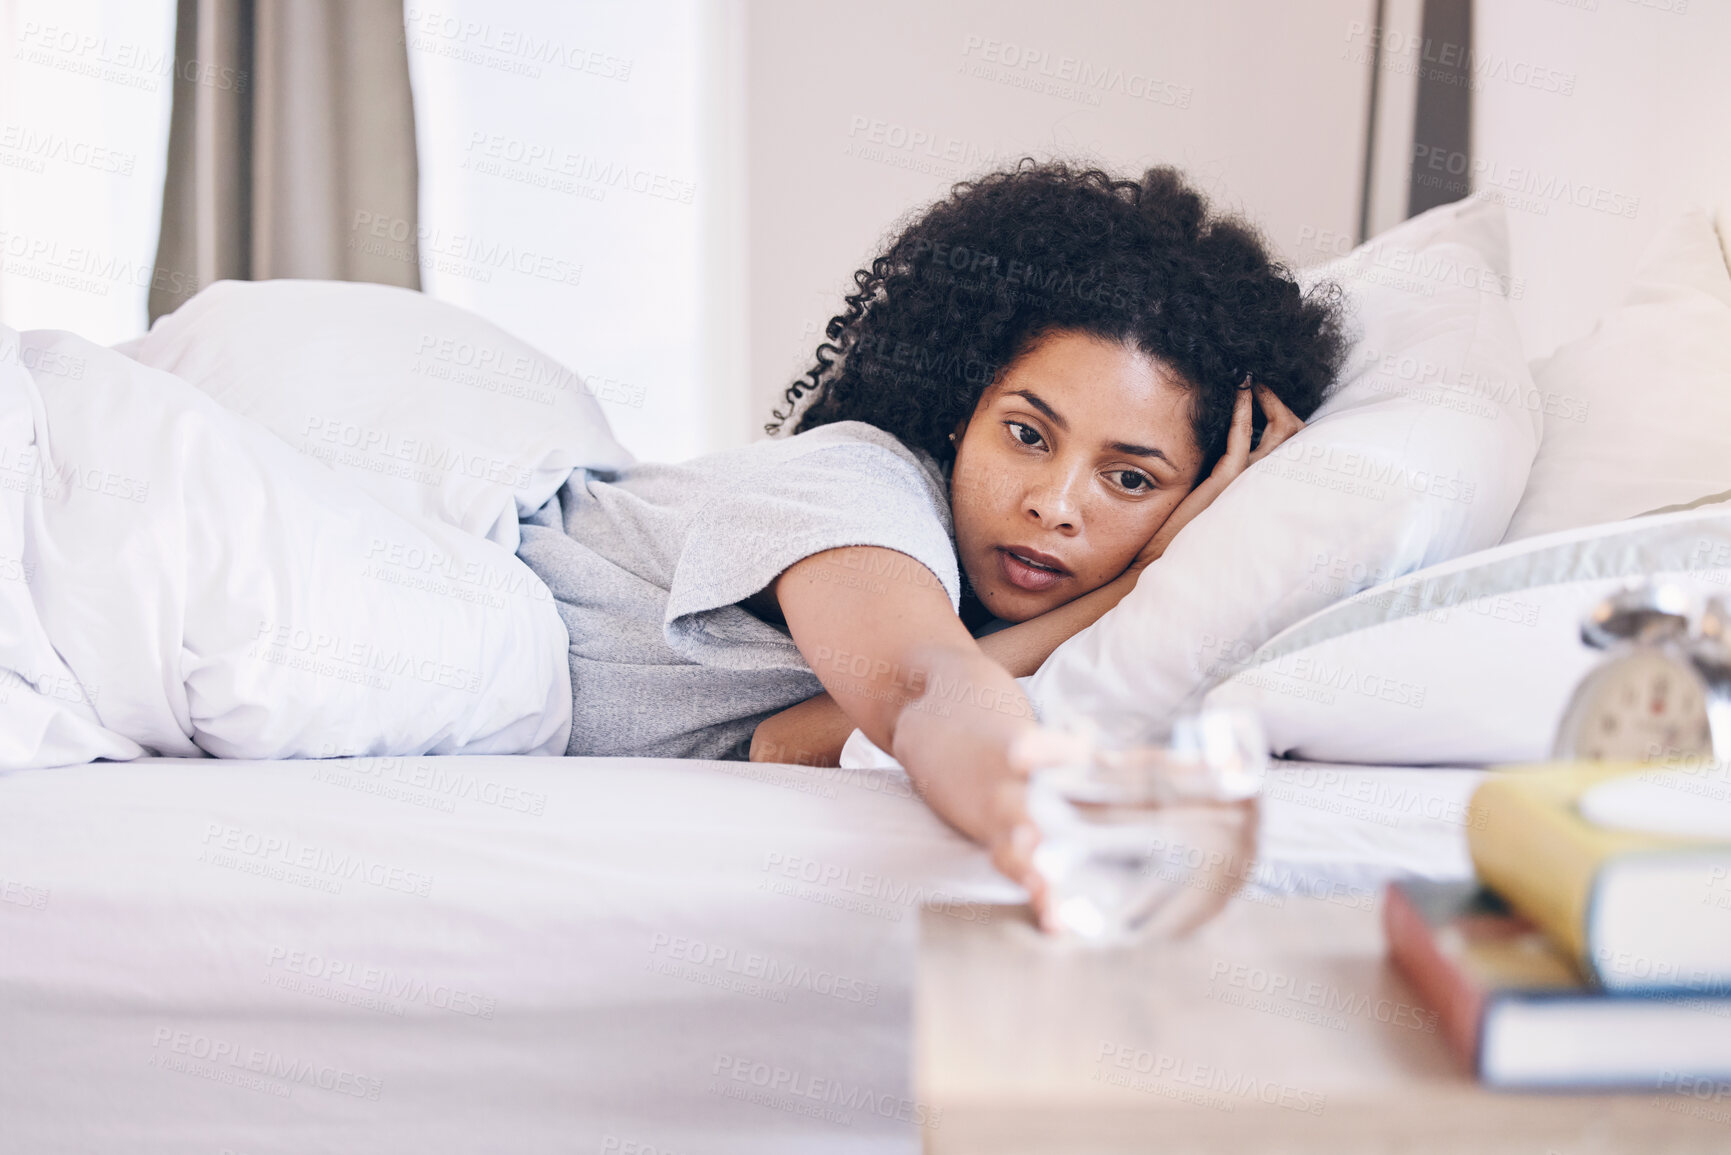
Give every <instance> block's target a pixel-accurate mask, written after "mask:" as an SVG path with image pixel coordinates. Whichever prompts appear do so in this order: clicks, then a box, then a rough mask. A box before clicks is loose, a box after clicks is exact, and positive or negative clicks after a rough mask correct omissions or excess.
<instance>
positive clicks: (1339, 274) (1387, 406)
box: [1030, 194, 1542, 742]
mask: <svg viewBox="0 0 1731 1155" xmlns="http://www.w3.org/2000/svg"><path fill="white" fill-rule="evenodd" d="M1503 212H1504V210H1503V208H1502V206H1501V205H1500V204H1497V203H1496V202H1494V201H1491V200H1490V199H1489V198H1487V197H1485V196H1483V195H1482V194H1481V195H1479V196H1476V197H1474V198H1471V199H1470V200H1469V201H1468V202H1466V203H1459V204H1451V205H1446V206H1442V207H1441V208H1438V209H1435V210H1432V211H1431V212H1427V213H1425V214H1423V215H1421V216H1419V217H1417V218H1414V219H1413V220H1411V221H1408V222H1406V223H1404V224H1402V225H1400V226H1398V227H1396V228H1395V229H1392V230H1390V231H1389V232H1387V233H1385V234H1383V235H1381V236H1379V237H1377V238H1375V239H1374V240H1372V241H1370V242H1368V243H1367V244H1365V245H1362V246H1360V247H1359V248H1358V249H1356V250H1354V251H1353V252H1352V253H1350V254H1348V255H1347V256H1346V257H1343V258H1341V259H1340V260H1338V261H1335V262H1332V263H1330V264H1328V265H1325V266H1323V267H1321V268H1317V269H1308V270H1305V271H1304V272H1302V273H1301V274H1300V275H1299V279H1300V282H1301V283H1302V284H1304V285H1305V286H1306V287H1309V286H1311V285H1314V284H1316V283H1317V282H1318V281H1320V280H1323V279H1333V280H1336V281H1338V282H1339V283H1341V284H1342V285H1343V287H1344V288H1345V289H1346V291H1347V296H1348V309H1349V314H1350V320H1349V331H1350V333H1351V336H1352V344H1351V349H1350V351H1349V353H1348V355H1347V358H1346V362H1345V364H1344V367H1343V369H1342V372H1341V374H1340V378H1339V381H1338V383H1337V384H1336V385H1335V387H1334V388H1333V389H1332V390H1331V391H1330V393H1329V394H1328V396H1327V398H1326V400H1325V401H1324V402H1323V404H1322V407H1321V408H1320V409H1319V410H1318V411H1317V412H1316V413H1315V414H1314V415H1313V416H1312V417H1311V419H1310V421H1309V423H1308V424H1307V426H1306V427H1305V429H1304V430H1302V431H1301V432H1300V433H1298V434H1297V435H1295V436H1294V437H1292V438H1291V439H1290V440H1288V441H1287V442H1286V443H1285V444H1283V445H1282V446H1281V447H1280V448H1279V449H1277V450H1276V451H1275V452H1274V453H1272V454H1270V455H1269V456H1268V457H1267V458H1265V459H1264V460H1263V461H1261V462H1259V463H1257V464H1256V465H1255V466H1253V467H1252V468H1250V469H1249V470H1247V471H1246V472H1245V473H1244V474H1243V475H1242V476H1241V477H1239V478H1238V479H1237V480H1236V481H1234V482H1233V483H1232V485H1231V486H1230V487H1228V488H1227V490H1226V491H1225V492H1224V493H1223V494H1221V496H1220V497H1219V498H1218V499H1217V500H1216V501H1215V502H1214V504H1213V505H1212V506H1210V507H1209V508H1208V509H1207V510H1206V511H1204V512H1203V513H1202V514H1201V515H1200V516H1199V517H1197V518H1196V520H1195V521H1193V522H1192V523H1191V524H1190V525H1188V526H1186V527H1185V529H1184V530H1183V532H1181V533H1180V534H1179V535H1178V536H1177V537H1176V538H1175V539H1174V540H1173V542H1172V544H1171V546H1170V547H1169V549H1168V550H1167V552H1166V555H1165V556H1164V557H1162V558H1161V559H1160V560H1159V561H1157V562H1155V563H1154V564H1153V565H1151V566H1149V567H1148V569H1147V570H1145V571H1144V572H1143V574H1142V576H1141V578H1140V579H1139V580H1138V582H1137V584H1136V588H1135V589H1134V590H1132V591H1131V592H1130V594H1129V595H1127V596H1126V597H1125V598H1124V599H1123V601H1121V602H1120V603H1119V604H1118V605H1117V606H1116V607H1114V608H1113V609H1112V610H1111V611H1110V612H1108V613H1107V614H1106V615H1105V616H1104V617H1102V618H1101V619H1100V620H1099V621H1098V622H1096V623H1095V624H1094V625H1092V626H1090V627H1089V628H1088V629H1086V630H1083V631H1082V632H1081V633H1079V634H1077V635H1076V636H1075V637H1073V638H1071V639H1070V640H1069V641H1067V642H1065V643H1064V644H1063V645H1062V646H1060V647H1059V648H1058V649H1057V650H1056V651H1055V652H1054V653H1053V654H1052V656H1051V657H1050V658H1049V659H1047V661H1046V663H1045V664H1044V665H1043V666H1042V667H1041V668H1040V669H1039V671H1038V672H1037V673H1035V674H1034V676H1033V678H1032V681H1031V683H1030V689H1031V691H1032V695H1033V697H1034V699H1035V704H1036V708H1037V710H1038V711H1039V713H1040V716H1041V718H1042V720H1044V721H1046V722H1047V723H1049V724H1053V725H1057V726H1071V725H1082V724H1084V723H1082V721H1081V719H1083V718H1090V719H1092V723H1093V724H1094V725H1095V726H1096V727H1097V732H1098V733H1100V735H1101V736H1102V738H1104V739H1105V740H1107V741H1117V742H1130V741H1136V740H1139V739H1141V738H1142V737H1144V736H1145V735H1146V733H1147V731H1148V730H1149V729H1150V728H1151V727H1153V726H1156V725H1158V724H1159V723H1161V722H1163V721H1164V720H1165V719H1167V718H1169V717H1170V716H1171V715H1172V714H1173V713H1174V712H1176V711H1178V710H1180V709H1183V708H1186V707H1187V706H1188V705H1192V704H1194V702H1195V700H1196V699H1197V698H1199V696H1200V691H1201V689H1202V687H1203V686H1204V684H1205V683H1207V682H1208V681H1210V680H1212V679H1213V678H1214V677H1216V676H1217V675H1218V674H1220V673H1221V672H1223V671H1225V670H1229V669H1231V668H1232V667H1233V665H1234V664H1235V663H1237V662H1240V661H1242V660H1244V659H1246V658H1248V657H1249V656H1250V655H1251V654H1253V653H1254V651H1255V649H1256V647H1257V646H1259V645H1260V644H1262V643H1263V642H1264V641H1266V640H1267V639H1268V638H1270V637H1272V636H1273V635H1274V634H1275V633H1277V632H1278V631H1279V630H1281V629H1283V628H1285V627H1286V626H1288V625H1291V624H1292V623H1293V622H1295V621H1298V620H1299V619H1301V618H1304V617H1306V616H1307V615H1309V614H1311V613H1314V612H1315V611H1316V610H1318V609H1321V608H1323V607H1325V606H1327V605H1329V604H1331V603H1333V602H1335V601H1337V600H1339V599H1341V598H1343V597H1346V596H1348V595H1350V594H1352V593H1354V592H1356V591H1357V590H1360V589H1363V588H1365V587H1367V586H1372V585H1377V584H1379V583H1382V582H1386V581H1389V580H1391V579H1393V578H1395V577H1398V576H1400V575H1401V574H1404V573H1409V572H1411V571H1413V570H1416V569H1419V568H1422V567H1423V566H1427V565H1432V564H1435V563H1437V562H1439V561H1443V560H1446V559H1448V558H1452V557H1457V556H1459V555H1461V554H1466V553H1471V552H1473V551H1475V550H1479V549H1483V548H1485V547H1487V546H1490V545H1493V544H1495V543H1496V542H1497V541H1498V540H1499V539H1500V538H1501V537H1502V535H1503V531H1504V530H1505V529H1506V528H1507V526H1508V520H1509V515H1510V513H1511V512H1512V511H1513V510H1514V508H1515V505H1516V503H1517V502H1518V501H1519V499H1520V495H1521V491H1522V489H1523V488H1524V486H1525V484H1526V480H1527V471H1528V468H1529V466H1530V465H1531V463H1532V459H1533V455H1534V453H1535V452H1536V451H1537V449H1538V444H1539V435H1540V431H1541V425H1542V415H1541V413H1540V411H1539V406H1538V404H1537V398H1536V393H1535V391H1534V390H1533V387H1532V379H1531V376H1530V374H1529V373H1528V371H1527V367H1526V361H1525V357H1524V355H1523V353H1522V350H1521V344H1520V338H1519V335H1518V333H1517V330H1516V326H1515V320H1514V315H1513V313H1512V311H1511V309H1510V307H1509V303H1508V300H1507V298H1506V296H1505V294H1506V293H1507V292H1508V291H1509V290H1510V289H1511V288H1513V287H1515V286H1514V285H1513V284H1512V283H1511V280H1510V278H1509V276H1508V274H1507V269H1508V242H1507V228H1506V220H1505V218H1504V215H1503ZM1468 241H1470V242H1471V245H1469V244H1468V243H1466V242H1468Z"/></svg>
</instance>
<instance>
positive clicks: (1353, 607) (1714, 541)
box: [1206, 505, 1731, 766]
mask: <svg viewBox="0 0 1731 1155" xmlns="http://www.w3.org/2000/svg"><path fill="white" fill-rule="evenodd" d="M1649 576H1652V577H1660V578H1664V579H1667V580H1672V581H1676V582H1678V583H1679V584H1681V585H1683V586H1685V587H1686V588H1688V589H1690V590H1692V591H1693V592H1695V593H1696V594H1698V595H1703V596H1704V595H1709V594H1719V595H1725V594H1726V593H1728V592H1731V584H1728V583H1731V505H1718V506H1712V507H1706V508H1702V509H1698V510H1687V511H1684V512H1681V513H1670V514H1661V515H1658V516H1655V517H1642V518H1636V519H1634V520H1632V521H1618V522H1613V523H1611V524H1609V525H1595V526H1586V527H1582V528H1578V529H1572V530H1563V531H1560V532H1558V533H1554V534H1547V535H1545V536H1544V537H1542V538H1533V539H1529V540H1526V541H1518V542H1510V543H1508V544H1507V545H1502V546H1498V547H1496V548H1494V549H1489V550H1484V551H1482V552H1480V553H1477V554H1474V555H1473V556H1471V557H1463V558H1457V559H1455V560H1454V561H1451V562H1446V563H1444V564H1442V565H1438V566H1433V567H1431V568H1429V569H1426V570H1422V571H1420V572H1418V573H1414V574H1409V575H1407V576H1406V577H1404V578H1402V579H1400V580H1399V581H1397V582H1394V583H1392V584H1390V585H1386V586H1383V587H1380V588H1378V589H1374V590H1367V591H1365V592H1364V593H1361V594H1359V595H1358V596H1357V597H1354V598H1351V599H1349V600H1347V601H1344V602H1341V603H1340V604H1339V605H1335V606H1331V607H1329V608H1328V609H1326V610H1323V611H1322V612H1321V613H1318V614H1315V615H1313V616H1311V617H1310V618H1307V619H1306V620H1305V621H1302V622H1300V623H1298V624H1297V625H1294V626H1293V627H1291V628H1290V629H1287V630H1285V631H1283V632H1282V633H1280V634H1279V635H1277V636H1276V637H1275V638H1274V639H1273V640H1271V641H1270V642H1268V643H1267V644H1266V645H1264V646H1262V647H1260V648H1259V650H1258V652H1257V653H1256V654H1255V656H1254V659H1253V661H1252V663H1251V664H1249V665H1248V666H1247V667H1246V668H1244V669H1242V670H1240V671H1238V672H1236V673H1234V674H1233V675H1232V676H1231V677H1230V678H1228V679H1226V680H1225V681H1224V682H1223V683H1222V684H1220V685H1219V686H1218V687H1216V688H1215V689H1214V690H1213V691H1212V692H1211V693H1209V694H1208V696H1207V699H1206V701H1207V704H1208V705H1210V706H1237V707H1244V708H1248V709H1252V710H1255V711H1256V712H1257V714H1259V715H1260V716H1261V718H1262V724H1263V727H1264V729H1265V730H1266V731H1267V733H1268V740H1269V748H1270V749H1271V750H1272V751H1273V752H1274V753H1276V754H1280V755H1283V756H1286V757H1293V758H1305V759H1313V760H1318V761H1334V762H1365V763H1376V764H1381V765H1413V766H1422V765H1436V764H1446V765H1457V766H1458V765H1474V764H1487V763H1493V762H1527V761H1535V760H1542V759H1546V758H1549V756H1550V752H1551V746H1552V742H1553V740H1554V738H1555V736H1556V729H1557V724H1558V722H1559V721H1561V719H1562V715H1563V710H1564V707H1565V706H1566V705H1567V704H1568V700H1569V696H1570V695H1571V694H1572V693H1573V692H1574V690H1575V687H1576V686H1577V685H1578V684H1579V683H1580V681H1581V679H1582V678H1583V677H1585V676H1586V674H1587V672H1588V671H1589V670H1590V669H1591V668H1592V667H1593V666H1594V665H1595V664H1597V663H1598V662H1599V661H1600V660H1601V659H1602V658H1603V655H1602V654H1601V653H1600V652H1599V651H1597V650H1593V649H1589V648H1588V647H1587V646H1585V645H1583V644H1582V642H1581V635H1580V627H1581V619H1582V617H1583V616H1584V615H1585V614H1586V613H1587V612H1588V611H1589V610H1590V609H1592V607H1593V606H1594V605H1596V604H1597V603H1598V602H1599V601H1600V600H1602V599H1603V598H1604V597H1606V596H1607V595H1609V594H1611V593H1614V592H1616V591H1617V590H1618V589H1620V588H1622V587H1623V586H1624V585H1625V584H1627V583H1628V582H1630V581H1632V580H1635V579H1638V578H1643V577H1649Z"/></svg>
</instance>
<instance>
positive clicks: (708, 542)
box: [664, 423, 961, 670]
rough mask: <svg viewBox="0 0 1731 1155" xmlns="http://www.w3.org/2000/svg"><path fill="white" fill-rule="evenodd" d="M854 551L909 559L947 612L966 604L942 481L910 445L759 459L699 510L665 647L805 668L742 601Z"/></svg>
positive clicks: (835, 445)
mask: <svg viewBox="0 0 1731 1155" xmlns="http://www.w3.org/2000/svg"><path fill="white" fill-rule="evenodd" d="M838 424H839V423H838ZM873 432H874V433H878V436H881V437H883V438H888V437H889V435H888V434H883V433H879V432H878V431H876V430H875V429H874V430H873ZM849 545H874V546H881V547H884V548H886V549H891V550H895V551H897V552H898V553H900V554H903V555H905V556H906V561H905V564H906V565H909V566H912V567H915V568H916V569H921V570H923V573H924V575H925V576H932V575H935V576H936V578H937V580H938V581H939V583H940V584H941V585H942V586H943V589H944V592H945V593H946V594H947V595H948V596H949V599H950V606H951V608H952V609H956V608H958V607H959V606H960V602H961V578H960V571H959V568H958V565H957V562H956V549H955V539H954V536H953V533H952V530H951V522H950V512H949V501H948V497H947V495H946V494H945V492H944V490H943V488H942V485H941V478H939V477H936V476H934V475H933V472H932V471H931V470H929V469H928V468H927V467H925V466H924V465H922V464H921V463H920V461H919V460H918V459H916V458H915V457H914V456H913V455H912V453H911V452H910V451H908V450H906V449H904V448H891V447H890V446H887V445H885V444H882V443H879V442H876V441H865V440H840V439H838V440H834V441H831V442H830V443H827V444H818V445H815V446H812V447H809V448H807V449H806V450H805V451H804V452H802V453H800V454H799V455H798V456H795V457H791V458H784V459H779V460H777V459H773V458H772V459H771V460H767V461H764V462H762V463H761V464H759V465H757V466H756V467H754V468H753V469H751V470H750V471H749V472H746V473H744V474H742V475H741V476H739V477H737V478H732V479H728V480H727V481H726V482H725V483H724V484H723V485H722V487H721V489H720V491H719V492H717V493H716V494H714V496H713V497H711V498H710V500H709V501H707V502H706V503H705V504H704V505H703V506H702V507H700V509H699V510H698V511H697V513H696V516H695V517H694V518H693V521H692V523H691V526H690V529H689V532H688V533H687V535H686V538H685V542H684V545H683V547H682V548H681V550H680V553H679V558H678V561H677V562H676V563H675V566H674V571H673V580H672V588H671V589H670V591H669V595H668V601H667V611H666V618H665V622H664V626H665V630H666V638H667V643H668V645H669V646H671V647H672V648H673V649H674V650H676V651H677V652H679V653H680V654H682V655H684V656H685V657H687V658H689V659H691V660H693V661H699V662H702V663H704V664H705V665H713V666H724V667H730V668H740V669H746V668H750V669H762V668H765V667H774V666H783V667H786V668H789V669H801V670H803V669H806V665H805V662H804V659H803V658H802V657H801V656H800V654H799V651H798V648H797V647H796V646H794V644H793V641H792V639H791V638H789V637H788V635H787V634H786V633H784V632H783V631H780V630H777V629H775V628H774V627H773V626H770V625H768V624H767V623H764V622H762V621H760V620H759V619H758V618H756V617H755V616H753V615H752V614H750V613H748V612H747V611H745V610H744V609H742V608H741V607H739V606H738V605H737V604H736V603H738V602H739V601H740V600H741V599H743V598H747V597H750V596H751V595H752V594H754V593H756V592H757V591H758V590H761V589H762V588H763V587H764V586H766V585H768V584H769V583H770V582H771V581H773V580H774V579H775V578H776V576H777V575H779V574H780V573H781V572H782V571H783V570H785V569H787V567H788V566H790V565H793V564H794V563H795V562H797V561H800V560H801V559H803V558H807V557H810V556H811V555H812V554H814V553H821V552H823V551H824V550H827V549H837V548H840V547H842V546H849ZM890 564H902V563H899V562H892V563H890ZM859 576H860V579H861V580H870V579H871V578H872V577H873V576H874V575H873V574H868V573H864V572H862V573H861V574H860V575H859ZM875 576H882V575H875Z"/></svg>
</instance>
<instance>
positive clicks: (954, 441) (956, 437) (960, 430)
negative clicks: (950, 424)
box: [950, 417, 968, 445]
mask: <svg viewBox="0 0 1731 1155" xmlns="http://www.w3.org/2000/svg"><path fill="white" fill-rule="evenodd" d="M967 435H968V419H967V418H966V417H964V418H962V419H961V420H960V421H958V422H956V428H955V431H954V432H953V433H951V434H950V444H951V445H960V444H961V443H962V438H964V437H966V436H967Z"/></svg>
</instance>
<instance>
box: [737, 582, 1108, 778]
mask: <svg viewBox="0 0 1731 1155" xmlns="http://www.w3.org/2000/svg"><path fill="white" fill-rule="evenodd" d="M1141 570H1142V567H1141V566H1135V567H1132V568H1131V569H1128V570H1126V571H1124V573H1122V574H1120V575H1119V576H1118V577H1116V578H1113V579H1112V580H1111V581H1109V582H1107V583H1106V584H1105V585H1103V586H1100V587H1098V588H1097V589H1092V590H1089V591H1088V592H1087V593H1085V594H1083V595H1082V596H1081V597H1079V598H1075V599H1074V600H1072V601H1068V602H1065V603H1064V604H1063V605H1061V606H1057V607H1054V608H1053V609H1050V610H1047V611H1046V612H1045V613H1043V614H1041V615H1039V616H1038V617H1034V618H1029V619H1028V620H1027V621H1025V622H1017V623H1016V624H1015V625H1013V626H1005V627H1004V628H1003V629H1001V630H997V631H995V632H993V633H990V634H987V635H986V636H985V637H983V638H979V639H976V640H975V644H976V645H977V646H979V648H980V650H981V652H982V653H984V654H985V655H986V657H988V658H990V659H992V661H994V662H996V663H997V664H998V665H999V666H1002V667H1003V668H1004V670H1005V672H1006V673H1008V674H1009V675H1010V676H1011V677H1012V678H1024V677H1027V676H1028V675H1029V674H1032V673H1033V672H1034V671H1035V670H1038V669H1039V668H1040V665H1041V664H1042V663H1043V662H1045V660H1046V659H1047V658H1048V657H1050V656H1051V655H1052V651H1053V650H1055V649H1057V648H1058V647H1059V646H1060V645H1062V644H1063V643H1064V642H1065V641H1067V640H1068V639H1069V638H1071V637H1074V636H1075V635H1076V634H1079V633H1081V632H1082V631H1083V630H1084V629H1086V628H1087V627H1089V626H1091V625H1093V624H1094V623H1095V622H1097V621H1099V620H1100V618H1101V617H1102V616H1103V615H1104V614H1105V613H1106V611H1107V610H1109V609H1111V608H1112V607H1113V606H1115V605H1117V604H1118V603H1119V602H1120V601H1121V600H1123V598H1124V595H1125V594H1127V593H1129V592H1130V590H1131V589H1133V588H1134V587H1135V585H1136V577H1137V575H1138V574H1139V573H1141ZM853 731H854V722H853V719H852V718H850V717H849V716H848V714H847V711H845V710H843V709H842V708H841V705H840V703H838V702H837V701H836V700H835V698H834V697H833V696H832V695H831V694H829V693H828V692H825V693H822V694H819V695H817V696H816V697H814V698H808V699H806V700H805V701H803V702H800V703H799V704H798V705H795V706H790V707H789V708H787V709H786V710H783V711H781V712H780V713H778V714H772V715H770V716H769V717H768V718H765V719H764V720H763V721H762V722H760V723H758V727H757V730H756V732H755V733H753V735H752V738H751V760H752V761H753V762H797V763H800V764H802V765H806V766H839V765H841V748H842V746H843V745H845V744H846V743H847V739H848V735H849V734H852V733H853ZM867 737H870V734H867Z"/></svg>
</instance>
